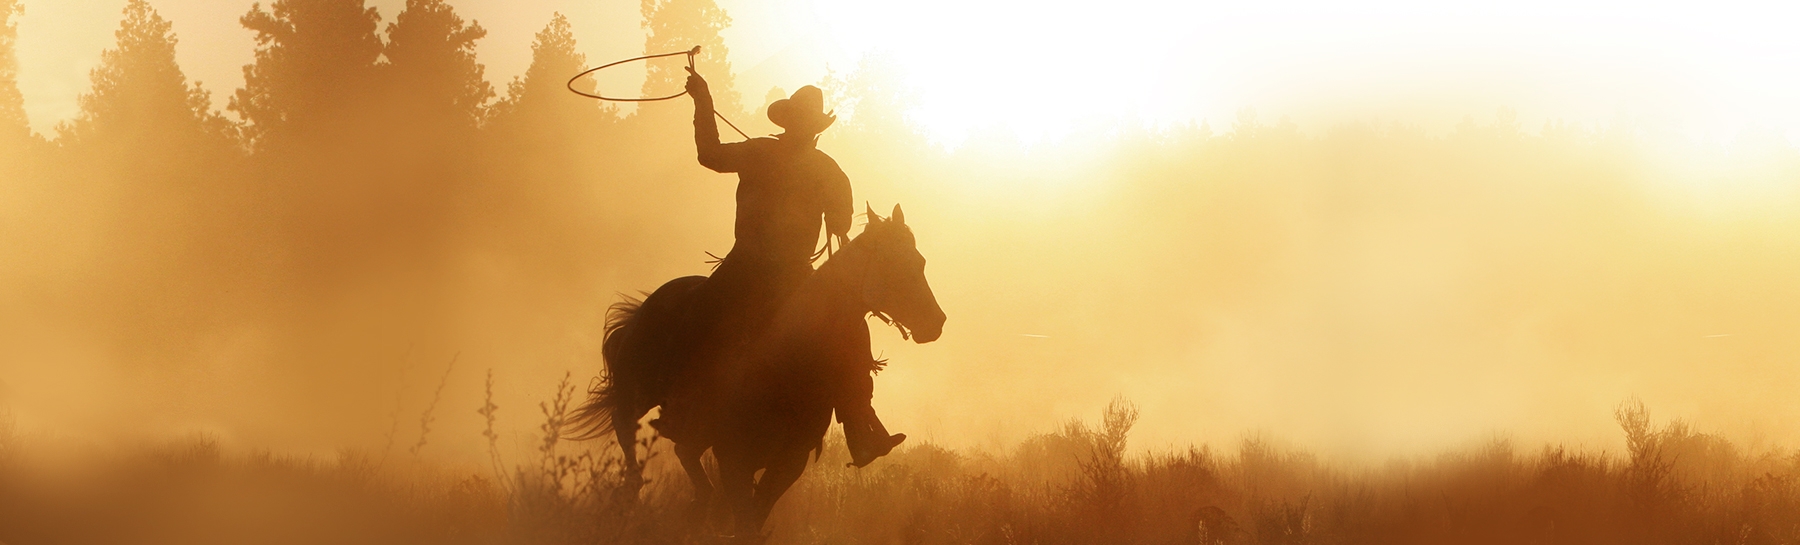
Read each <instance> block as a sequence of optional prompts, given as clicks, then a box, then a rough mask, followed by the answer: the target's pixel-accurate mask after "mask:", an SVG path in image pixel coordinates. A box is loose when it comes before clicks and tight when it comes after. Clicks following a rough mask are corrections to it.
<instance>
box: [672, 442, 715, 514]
mask: <svg viewBox="0 0 1800 545" xmlns="http://www.w3.org/2000/svg"><path fill="white" fill-rule="evenodd" d="M706 448H707V447H705V446H703V445H694V444H687V443H676V444H675V458H676V459H678V460H681V469H683V470H685V471H687V476H688V482H690V483H692V484H693V485H694V501H693V502H692V503H689V504H688V512H687V519H688V524H689V526H690V527H692V528H694V529H696V530H697V529H700V528H702V527H704V526H705V525H706V515H707V513H708V512H709V511H710V509H709V508H710V507H712V497H713V485H712V479H710V478H708V477H707V476H706V465H705V464H703V463H701V460H700V457H701V456H702V455H704V454H706Z"/></svg>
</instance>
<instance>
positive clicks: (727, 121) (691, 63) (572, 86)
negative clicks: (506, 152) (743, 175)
mask: <svg viewBox="0 0 1800 545" xmlns="http://www.w3.org/2000/svg"><path fill="white" fill-rule="evenodd" d="M699 54H700V46H697V45H696V46H694V48H693V49H689V50H687V51H676V52H673V53H658V54H655V55H644V56H642V57H632V58H629V59H625V60H622V61H615V62H609V63H606V64H602V65H600V66H598V67H595V68H589V69H587V70H583V71H581V73H580V74H575V77H572V78H569V82H568V83H566V84H564V85H563V86H564V87H567V88H568V89H569V92H571V93H575V94H577V95H581V96H584V97H588V98H592V99H596V100H607V101H612V102H657V101H662V100H669V99H672V98H675V97H679V96H681V95H685V94H687V90H686V89H682V90H681V92H679V93H675V94H673V95H669V96H666V97H631V98H623V97H609V96H603V95H598V94H591V93H586V92H583V91H581V90H580V89H576V88H575V80H578V79H581V78H583V77H586V76H587V75H588V74H592V73H594V72H599V71H601V70H604V69H607V68H611V67H614V66H618V65H621V64H625V63H628V62H632V61H643V60H650V59H660V58H663V57H673V56H676V55H687V61H688V64H687V65H688V68H690V69H692V68H693V67H694V56H695V55H699ZM713 115H716V116H719V120H720V121H724V122H725V126H728V127H731V130H734V131H737V133H738V135H739V136H742V137H744V139H745V140H749V139H750V135H748V134H744V130H743V129H740V128H738V126H737V124H736V123H732V122H731V120H730V119H726V118H725V114H722V113H719V111H718V110H713Z"/></svg>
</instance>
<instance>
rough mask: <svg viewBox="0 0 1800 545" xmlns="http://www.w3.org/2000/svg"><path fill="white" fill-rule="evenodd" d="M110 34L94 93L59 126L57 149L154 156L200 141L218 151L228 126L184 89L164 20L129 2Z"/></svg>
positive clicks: (193, 90) (139, 2) (137, 1)
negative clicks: (112, 38)
mask: <svg viewBox="0 0 1800 545" xmlns="http://www.w3.org/2000/svg"><path fill="white" fill-rule="evenodd" d="M114 35H115V36H116V37H117V39H118V43H117V44H116V45H115V46H114V48H113V49H109V50H107V51H105V52H104V53H102V54H101V56H100V66H99V67H98V68H95V69H94V70H93V72H92V74H91V77H92V79H93V88H92V90H90V91H89V92H88V93H87V94H85V95H82V96H81V98H80V104H81V113H80V115H79V116H78V117H76V118H75V119H74V120H71V121H69V122H66V123H64V124H62V125H60V126H59V127H58V133H59V136H58V139H57V142H58V143H59V144H61V145H63V146H65V147H72V148H84V147H89V146H102V147H108V148H113V147H120V146H124V147H130V148H134V149H139V150H142V151H145V152H153V153H159V154H167V153H169V152H171V151H172V150H173V149H174V148H179V147H182V146H189V145H194V144H198V143H200V142H201V141H203V140H204V141H210V142H209V143H211V144H214V145H218V144H220V143H221V142H222V140H223V139H224V137H225V136H226V133H227V132H228V131H229V130H230V125H229V123H228V122H227V121H226V120H225V119H224V118H223V117H221V116H219V115H217V114H215V113H214V112H213V111H212V100H211V97H210V95H209V94H208V93H207V92H206V91H205V90H203V89H201V88H200V86H199V85H194V86H191V87H190V86H189V85H188V82H187V77H186V76H184V75H183V74H182V72H181V67H180V66H179V65H178V64H176V61H175V45H176V43H177V40H176V38H175V34H174V32H173V31H172V30H171V25H170V23H169V21H168V20H165V19H163V18H162V16H161V15H158V14H157V13H156V10H155V9H154V8H152V7H151V6H150V4H149V2H146V1H145V0H130V2H127V3H126V5H125V19H124V21H123V22H121V23H120V25H119V30H118V32H116V33H115V34H114ZM114 151H116V150H114Z"/></svg>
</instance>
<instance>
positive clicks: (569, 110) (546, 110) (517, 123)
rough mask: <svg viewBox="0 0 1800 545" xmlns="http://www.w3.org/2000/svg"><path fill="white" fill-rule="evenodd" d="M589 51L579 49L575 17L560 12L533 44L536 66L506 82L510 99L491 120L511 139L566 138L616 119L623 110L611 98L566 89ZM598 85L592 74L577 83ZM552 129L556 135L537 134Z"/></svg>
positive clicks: (493, 111)
mask: <svg viewBox="0 0 1800 545" xmlns="http://www.w3.org/2000/svg"><path fill="white" fill-rule="evenodd" d="M586 64H587V56H585V55H582V54H581V53H579V52H577V51H576V44H575V33H574V31H573V30H572V29H571V28H570V26H569V19H568V18H567V17H564V16H563V15H562V14H561V13H557V14H556V15H555V16H554V17H552V18H551V19H550V24H549V25H547V26H545V27H544V29H543V30H541V31H538V33H537V38H536V39H535V40H534V41H533V42H532V44H531V66H530V67H529V68H527V69H526V70H525V75H524V76H522V77H515V78H513V80H512V82H511V83H508V84H507V86H506V98H504V99H502V100H501V101H500V102H498V103H495V104H494V106H493V108H490V109H489V111H488V115H489V123H491V124H492V125H493V127H494V128H495V129H496V130H498V131H502V132H505V133H507V136H508V138H531V139H532V140H537V141H540V142H543V141H546V140H548V141H564V140H567V139H570V138H578V137H580V136H581V134H580V133H581V132H582V129H584V128H586V129H593V130H602V129H604V128H605V127H607V126H610V125H611V124H612V123H614V122H616V120H617V116H618V113H617V112H618V110H617V109H616V108H613V107H612V106H611V105H610V104H607V103H605V102H598V101H595V100H593V99H590V98H586V97H582V96H580V95H576V94H575V93H571V92H569V90H568V89H567V88H566V87H567V84H568V80H569V78H570V77H571V76H574V75H575V74H578V73H580V72H581V71H582V70H584V69H585V66H586ZM576 85H577V88H580V89H582V90H584V91H587V92H592V91H593V90H594V82H593V79H592V78H583V79H582V80H581V81H579V82H576ZM546 130H548V131H551V132H552V134H540V135H537V136H535V137H534V135H533V134H532V133H541V131H546Z"/></svg>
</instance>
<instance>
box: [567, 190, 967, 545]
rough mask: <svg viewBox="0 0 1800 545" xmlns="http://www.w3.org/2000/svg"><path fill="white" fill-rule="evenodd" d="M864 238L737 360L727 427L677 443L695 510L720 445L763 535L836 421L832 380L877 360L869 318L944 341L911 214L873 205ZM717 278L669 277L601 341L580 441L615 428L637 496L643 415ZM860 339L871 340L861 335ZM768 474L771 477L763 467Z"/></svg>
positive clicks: (707, 492)
mask: <svg viewBox="0 0 1800 545" xmlns="http://www.w3.org/2000/svg"><path fill="white" fill-rule="evenodd" d="M868 217H869V223H868V225H867V226H866V227H865V228H864V229H863V231H862V233H860V234H859V235H857V236H856V237H855V238H854V239H852V240H850V241H849V242H848V243H846V244H845V245H844V246H843V248H841V249H839V250H838V251H837V252H835V253H833V254H832V255H831V257H830V259H829V260H827V261H826V262H825V263H824V264H823V265H821V266H820V267H819V268H818V270H817V271H815V272H813V273H812V275H811V276H810V277H808V278H807V280H806V281H805V282H804V284H802V286H801V287H800V288H799V289H797V290H796V292H795V294H794V295H793V296H792V297H791V298H790V299H789V300H788V301H787V302H785V303H784V304H783V305H782V307H781V309H780V310H779V311H778V312H777V313H776V314H775V315H774V316H772V317H770V318H771V319H770V321H769V322H768V325H767V329H766V330H765V332H764V333H763V334H762V335H761V336H760V337H759V338H758V339H756V340H755V341H754V342H752V343H751V344H750V345H748V346H747V347H746V353H745V354H743V355H742V356H743V357H742V358H737V359H733V360H732V361H734V362H739V363H737V364H736V365H740V366H741V368H739V369H733V370H732V371H734V373H733V376H735V377H737V378H738V380H734V381H730V382H728V383H727V384H729V385H732V386H735V387H734V388H731V390H732V391H726V392H712V394H714V395H715V396H716V397H717V399H718V400H719V403H717V404H715V405H714V406H715V408H717V409H720V410H718V411H716V413H715V414H711V415H705V416H706V417H709V418H711V419H712V421H713V423H714V424H715V425H713V426H709V427H707V429H710V430H713V432H712V433H710V434H708V436H707V437H701V438H690V439H687V440H684V441H677V442H676V444H675V455H676V458H678V459H679V460H680V461H681V465H682V468H683V469H684V470H685V471H686V473H687V475H688V478H689V480H690V481H691V482H692V484H693V487H694V500H693V503H692V507H693V509H694V513H696V514H703V513H704V512H705V509H706V507H707V506H709V505H710V501H711V499H712V495H713V493H714V492H715V491H714V489H713V486H712V483H711V481H710V480H709V479H708V477H707V474H706V471H705V469H704V467H703V466H702V464H701V460H700V458H701V456H702V455H703V454H704V453H705V452H706V451H707V450H708V449H712V450H713V452H714V455H715V458H716V459H717V461H718V467H719V484H720V487H721V488H723V492H724V495H725V499H726V501H727V502H728V503H729V504H730V506H731V511H732V518H733V522H734V527H735V528H734V530H733V531H734V533H736V534H737V535H739V536H755V535H758V534H759V533H760V532H761V528H762V526H763V524H764V522H765V521H766V520H767V518H768V515H769V511H770V510H771V509H772V508H773V507H774V504H775V501H776V500H778V499H780V497H781V495H782V494H783V493H785V492H786V490H787V489H788V487H790V486H792V485H793V483H794V482H795V481H796V480H798V479H799V477H800V474H801V472H802V471H804V470H805V467H806V459H807V456H808V454H809V453H811V452H812V451H814V450H817V449H819V448H820V444H821V443H822V441H823V439H824V436H825V432H826V430H827V429H828V428H829V427H830V424H831V413H832V407H833V401H834V398H833V395H834V392H833V391H832V390H833V384H832V381H830V380H829V379H828V377H830V376H832V374H833V373H835V372H841V367H834V366H843V365H846V364H853V362H846V361H843V360H844V358H845V357H846V355H849V356H848V357H855V356H854V354H855V353H856V351H857V350H860V352H861V359H862V362H863V363H867V362H868V360H869V354H868V326H867V323H866V322H865V321H864V319H865V317H866V316H869V315H874V316H876V317H877V318H879V319H881V320H882V321H884V322H886V323H888V324H890V325H892V326H894V327H895V328H896V329H897V330H899V332H900V334H901V336H902V338H906V339H910V340H912V341H913V342H916V343H920V344H923V343H928V342H932V341H935V340H937V339H938V337H939V336H941V335H942V334H943V327H944V321H945V319H946V318H945V315H944V312H943V310H942V309H941V308H940V307H939V306H938V303H937V299H936V296H935V295H933V294H932V291H931V286H930V284H929V282H928V281H927V280H926V278H925V258H924V256H922V255H920V254H919V251H918V249H917V245H916V243H915V239H914V237H913V234H912V229H911V228H910V227H907V225H906V222H905V213H904V212H903V211H902V210H901V208H900V206H899V205H895V206H894V211H893V214H892V216H891V217H889V218H882V217H881V216H879V215H876V214H875V213H874V211H873V209H870V210H869V212H868ZM704 281H705V277H700V276H687V277H681V278H677V279H674V280H671V281H669V282H668V283H665V284H663V285H662V286H661V287H659V288H657V289H656V291H655V292H652V293H651V294H650V295H649V296H648V297H646V298H644V299H643V300H642V301H641V302H640V301H636V300H633V299H630V298H626V299H625V300H623V301H621V302H619V303H617V304H614V305H613V306H612V307H611V309H610V310H609V312H608V315H607V322H606V326H605V329H604V337H603V341H602V343H601V355H602V357H603V359H604V360H605V363H606V365H605V368H604V370H603V372H602V376H601V379H600V381H599V383H598V384H599V386H598V387H597V388H594V389H592V390H591V391H590V395H589V398H588V400H587V402H586V403H584V404H583V405H582V406H580V407H578V408H577V409H576V410H575V411H574V413H573V415H572V418H571V419H570V425H571V428H572V429H573V430H574V432H575V433H574V434H573V435H571V438H574V439H591V438H597V437H603V436H604V435H605V433H606V432H607V431H611V432H613V433H614V434H615V435H616V437H617V440H618V444H619V446H620V448H621V451H622V452H623V454H624V456H623V458H624V460H623V461H624V466H625V487H624V489H625V490H626V492H627V493H628V494H630V495H631V496H633V497H635V496H636V491H637V489H638V487H640V486H641V485H642V482H643V480H642V470H643V469H642V466H641V464H640V463H639V462H638V460H637V456H636V449H635V448H634V446H633V445H634V444H635V442H636V438H637V432H638V429H639V425H638V420H640V419H642V418H643V417H644V415H645V414H648V412H649V411H650V409H651V408H653V407H656V406H658V405H661V404H662V403H663V402H664V401H666V399H667V395H668V393H669V391H670V387H671V385H672V382H673V381H675V380H678V377H679V376H680V375H679V374H678V373H677V372H676V366H677V365H678V363H679V360H678V358H679V357H681V355H682V354H683V353H684V352H683V350H684V349H686V348H687V347H684V346H680V343H681V342H682V341H681V339H684V338H685V337H683V335H682V333H683V330H682V329H681V328H682V327H684V325H686V324H685V318H684V316H685V315H686V314H685V312H686V311H687V310H688V309H687V307H688V305H690V301H691V297H690V296H691V294H692V293H693V291H694V289H695V288H697V287H698V286H699V285H700V284H701V283H702V282H704ZM859 333H860V334H859ZM757 471H762V472H763V474H762V476H761V478H760V479H759V478H757V477H756V472H757Z"/></svg>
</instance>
